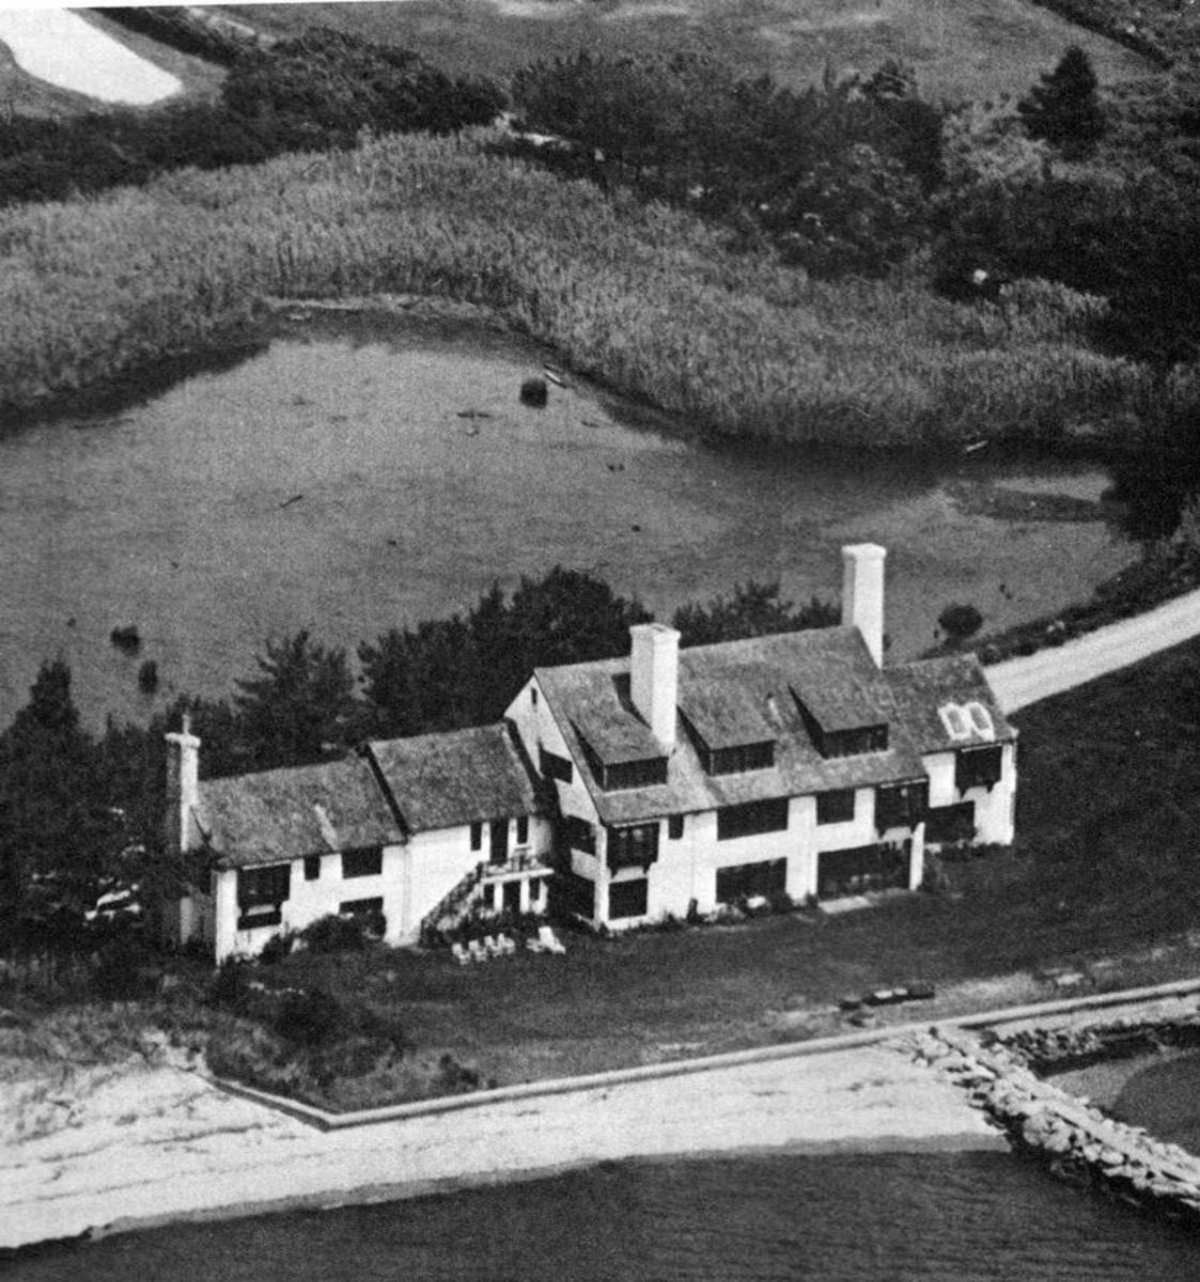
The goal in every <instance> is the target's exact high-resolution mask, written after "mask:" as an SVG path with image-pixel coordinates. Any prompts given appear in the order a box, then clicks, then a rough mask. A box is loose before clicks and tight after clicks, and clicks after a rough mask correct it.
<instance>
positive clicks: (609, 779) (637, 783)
mask: <svg viewBox="0 0 1200 1282" xmlns="http://www.w3.org/2000/svg"><path fill="white" fill-rule="evenodd" d="M666 782H667V759H666V757H649V758H648V759H647V760H645V761H619V762H616V763H615V764H613V765H608V766H605V767H604V769H603V772H602V775H601V779H600V786H601V787H602V788H603V789H604V791H605V792H617V791H619V790H620V789H622V788H648V787H650V786H651V785H652V784H656V783H666Z"/></svg>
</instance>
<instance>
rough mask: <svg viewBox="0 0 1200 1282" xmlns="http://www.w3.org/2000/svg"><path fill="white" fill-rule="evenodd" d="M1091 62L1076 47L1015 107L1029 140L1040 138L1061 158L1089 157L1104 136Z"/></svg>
mask: <svg viewBox="0 0 1200 1282" xmlns="http://www.w3.org/2000/svg"><path fill="white" fill-rule="evenodd" d="M1096 90H1097V81H1096V73H1095V72H1094V71H1093V70H1092V64H1091V60H1090V59H1089V58H1088V56H1087V54H1086V53H1084V51H1083V50H1082V49H1080V48H1079V47H1078V46H1077V45H1072V46H1071V48H1069V49H1068V50H1067V52H1066V53H1065V54H1064V55H1063V56H1062V59H1061V60H1060V62H1059V64H1058V66H1057V67H1055V68H1054V70H1053V71H1051V72H1048V73H1047V74H1046V75H1044V76H1043V77H1042V78H1041V81H1040V82H1039V83H1038V84H1036V85H1034V87H1033V88H1032V89H1031V90H1030V91H1029V94H1028V95H1027V96H1026V97H1025V98H1022V99H1021V101H1020V102H1019V103H1018V104H1017V111H1018V112H1020V114H1021V119H1022V120H1023V121H1024V122H1025V130H1026V132H1027V133H1028V134H1029V136H1030V137H1031V138H1041V139H1044V140H1045V141H1046V142H1048V143H1049V144H1050V145H1051V146H1052V147H1057V148H1058V149H1059V150H1060V151H1061V152H1062V153H1063V155H1064V156H1068V157H1072V158H1078V157H1081V156H1087V155H1090V154H1091V152H1092V151H1093V150H1095V147H1096V144H1097V143H1098V142H1099V141H1100V138H1101V137H1102V136H1103V134H1104V128H1105V124H1104V112H1103V110H1102V109H1101V106H1100V99H1099V97H1098V95H1097V92H1096Z"/></svg>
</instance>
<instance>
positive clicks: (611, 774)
mask: <svg viewBox="0 0 1200 1282" xmlns="http://www.w3.org/2000/svg"><path fill="white" fill-rule="evenodd" d="M580 741H581V743H582V745H583V755H584V756H585V757H586V758H587V763H588V766H589V768H590V769H591V772H592V775H593V776H594V777H595V780H596V782H597V783H598V784H599V785H600V787H601V788H602V789H603V790H604V791H605V792H620V791H622V790H624V789H627V788H651V787H653V786H654V785H655V784H663V783H666V782H667V759H666V757H643V758H640V759H635V760H633V761H602V760H601V759H600V755H599V754H598V753H597V752H596V751H595V750H594V749H593V748H592V746H591V744H589V743H588V741H587V740H586V739H583V738H582V736H581V737H580Z"/></svg>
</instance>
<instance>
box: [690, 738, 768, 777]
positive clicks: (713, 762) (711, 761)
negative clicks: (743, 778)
mask: <svg viewBox="0 0 1200 1282" xmlns="http://www.w3.org/2000/svg"><path fill="white" fill-rule="evenodd" d="M774 764H775V745H774V743H772V742H770V741H768V742H766V743H744V744H739V745H738V746H737V747H735V748H714V749H712V750H711V751H709V752H708V753H706V757H705V762H704V768H705V770H707V771H708V773H709V774H710V775H734V774H740V773H741V772H742V771H744V770H767V769H769V768H770V767H771V766H773V765H774Z"/></svg>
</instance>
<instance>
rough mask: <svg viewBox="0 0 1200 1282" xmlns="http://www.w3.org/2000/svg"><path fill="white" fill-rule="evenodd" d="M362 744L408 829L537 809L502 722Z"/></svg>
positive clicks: (453, 824)
mask: <svg viewBox="0 0 1200 1282" xmlns="http://www.w3.org/2000/svg"><path fill="white" fill-rule="evenodd" d="M367 749H368V751H369V753H370V754H371V756H372V757H373V758H374V760H375V763H376V764H377V766H378V769H379V772H380V776H381V778H382V779H383V781H384V783H385V784H386V786H387V788H388V789H389V790H390V792H391V794H392V796H393V798H394V799H395V803H396V807H397V809H398V810H399V812H400V817H401V818H402V820H403V822H404V826H405V828H406V829H407V830H408V831H409V832H424V831H429V830H431V829H434V828H453V827H457V826H458V825H460V824H466V823H478V822H481V821H483V820H487V819H500V818H503V817H505V816H510V815H528V814H537V813H540V812H541V806H540V804H539V801H538V797H537V794H536V792H535V789H534V782H533V778H532V772H531V771H530V769H529V767H528V765H527V763H526V762H525V759H524V756H523V754H522V753H521V751H520V749H519V748H518V746H517V744H516V743H515V742H514V736H513V734H512V733H511V731H510V730H509V727H508V725H507V723H505V722H503V721H501V722H497V723H496V724H494V725H490V726H475V727H473V728H472V729H469V730H455V731H451V732H450V733H448V734H426V735H416V736H414V737H413V738H410V739H388V740H373V741H372V742H370V743H369V744H368V745H367Z"/></svg>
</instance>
